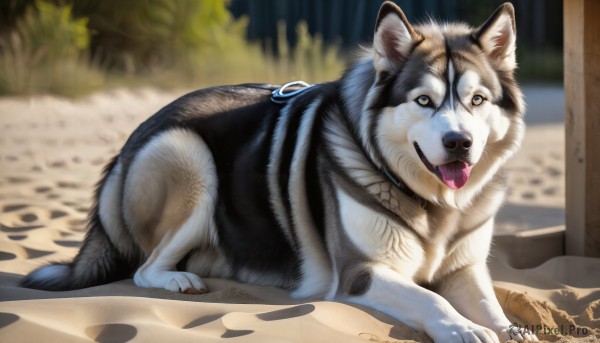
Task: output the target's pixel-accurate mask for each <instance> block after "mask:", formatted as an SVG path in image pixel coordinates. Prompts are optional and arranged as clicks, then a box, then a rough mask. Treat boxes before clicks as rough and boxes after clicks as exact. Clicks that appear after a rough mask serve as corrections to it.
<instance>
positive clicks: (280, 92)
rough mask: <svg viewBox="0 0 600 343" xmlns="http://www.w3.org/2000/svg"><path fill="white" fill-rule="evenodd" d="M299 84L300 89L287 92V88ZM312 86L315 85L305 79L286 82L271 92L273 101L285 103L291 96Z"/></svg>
mask: <svg viewBox="0 0 600 343" xmlns="http://www.w3.org/2000/svg"><path fill="white" fill-rule="evenodd" d="M298 86H299V87H300V88H299V89H296V90H293V91H289V92H287V93H286V92H285V91H286V89H288V88H292V87H298ZM312 86H314V85H310V84H308V83H306V82H304V81H293V82H289V83H286V84H285V85H283V86H281V87H279V88H277V89H276V90H274V91H273V92H272V93H271V101H273V102H274V103H276V104H285V103H286V102H288V101H289V100H290V99H291V98H293V97H295V96H296V95H298V94H300V93H302V92H304V91H306V90H307V89H309V88H311V87H312Z"/></svg>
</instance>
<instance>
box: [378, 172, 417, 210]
mask: <svg viewBox="0 0 600 343" xmlns="http://www.w3.org/2000/svg"><path fill="white" fill-rule="evenodd" d="M381 173H382V174H383V175H385V176H386V177H387V179H388V180H389V181H390V182H391V183H392V184H393V185H394V186H396V187H397V188H398V189H400V190H401V191H402V193H404V194H406V195H407V196H409V197H410V198H412V199H413V200H415V201H416V202H418V203H419V205H420V206H421V207H423V208H425V206H426V204H427V200H425V199H423V198H422V197H420V196H419V195H418V194H417V193H415V192H414V191H413V190H412V189H410V187H408V186H407V185H406V183H404V181H402V180H401V179H400V178H398V177H397V176H396V175H394V174H393V173H392V172H390V171H389V169H387V167H385V166H383V167H382V168H381Z"/></svg>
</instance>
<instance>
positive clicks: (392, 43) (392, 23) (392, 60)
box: [373, 1, 419, 74]
mask: <svg viewBox="0 0 600 343" xmlns="http://www.w3.org/2000/svg"><path fill="white" fill-rule="evenodd" d="M418 36H419V35H418V34H417V33H416V32H415V30H414V29H413V28H412V26H411V25H410V23H409V22H408V20H407V19H406V16H405V15H404V13H403V12H402V10H401V9H400V7H398V6H396V4H394V3H393V2H390V1H386V2H384V3H383V5H381V8H380V9H379V14H378V15H377V22H376V24H375V37H374V38H373V50H374V54H375V56H374V58H373V63H374V65H375V70H376V71H377V73H378V74H379V73H381V72H385V73H391V72H393V71H394V70H396V69H397V68H398V67H400V66H401V65H402V63H403V62H404V61H405V60H406V57H407V56H408V54H409V53H410V51H411V50H412V46H413V44H414V41H415V40H416V39H417V38H418Z"/></svg>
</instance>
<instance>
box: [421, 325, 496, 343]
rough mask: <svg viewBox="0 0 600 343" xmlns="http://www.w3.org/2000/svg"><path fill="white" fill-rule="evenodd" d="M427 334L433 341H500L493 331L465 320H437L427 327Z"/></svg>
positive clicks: (464, 342) (477, 342)
mask: <svg viewBox="0 0 600 343" xmlns="http://www.w3.org/2000/svg"><path fill="white" fill-rule="evenodd" d="M427 334H429V336H431V338H433V340H434V341H435V343H454V342H456V343H500V340H499V339H498V335H496V333H495V332H494V331H492V330H490V329H488V328H486V327H483V326H481V325H477V324H475V323H473V322H470V321H467V320H465V321H462V322H455V323H450V324H449V323H445V322H443V321H442V322H438V323H436V324H434V325H432V326H430V327H429V328H428V330H427Z"/></svg>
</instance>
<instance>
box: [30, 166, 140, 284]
mask: <svg viewBox="0 0 600 343" xmlns="http://www.w3.org/2000/svg"><path fill="white" fill-rule="evenodd" d="M115 164H116V158H115V159H114V160H113V161H112V162H111V163H109V164H108V165H107V166H106V168H105V171H104V175H103V178H102V180H101V181H100V183H99V185H98V188H97V190H96V204H95V205H94V208H93V209H92V211H91V212H90V217H89V221H88V232H87V235H86V237H85V240H84V243H83V246H82V247H81V249H80V250H79V253H78V254H77V256H76V257H75V259H74V260H73V261H72V262H63V263H53V264H50V265H47V266H43V267H40V268H38V269H36V270H34V271H33V272H31V273H30V274H29V275H27V276H25V278H24V279H23V280H22V281H21V286H23V287H27V288H35V289H41V290H47V291H68V290H74V289H80V288H86V287H91V286H96V285H100V284H105V283H109V282H113V281H117V280H121V279H125V278H128V277H130V276H131V273H132V272H133V270H134V267H135V265H134V264H132V263H131V260H130V259H126V258H123V257H122V255H121V254H120V253H119V252H118V251H117V248H116V247H115V246H114V244H113V243H112V242H111V240H110V238H109V237H108V235H107V234H106V231H105V230H104V227H103V226H102V223H101V221H100V215H99V209H98V199H99V193H100V190H101V187H102V185H103V184H104V182H105V180H106V178H107V177H108V174H109V173H110V171H111V170H112V169H113V167H114V165H115Z"/></svg>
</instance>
